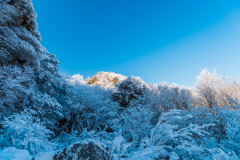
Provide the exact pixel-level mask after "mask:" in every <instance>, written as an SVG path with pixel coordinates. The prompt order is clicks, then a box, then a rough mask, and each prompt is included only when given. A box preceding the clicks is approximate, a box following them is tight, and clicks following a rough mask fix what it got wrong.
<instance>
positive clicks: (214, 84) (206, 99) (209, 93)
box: [195, 69, 221, 108]
mask: <svg viewBox="0 0 240 160" xmlns="http://www.w3.org/2000/svg"><path fill="white" fill-rule="evenodd" d="M220 83H221V77H218V76H217V73H216V70H214V71H213V72H212V73H211V72H209V70H208V69H204V70H202V72H201V73H200V75H199V76H197V83H196V88H195V91H196V92H195V93H196V95H197V97H198V98H199V103H201V104H202V105H203V106H207V107H209V108H213V107H214V106H217V100H218V94H219V86H220Z"/></svg>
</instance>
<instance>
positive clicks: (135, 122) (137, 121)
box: [115, 104, 158, 147]
mask: <svg viewBox="0 0 240 160" xmlns="http://www.w3.org/2000/svg"><path fill="white" fill-rule="evenodd" d="M120 115H121V116H120V119H121V121H120V124H117V126H115V128H116V129H118V130H121V131H122V133H123V137H124V138H125V139H126V140H127V141H128V142H131V143H132V145H133V146H134V147H138V146H139V145H140V143H141V140H142V139H143V138H144V137H146V136H148V137H149V136H150V130H151V129H152V128H153V127H154V126H155V125H156V123H155V121H156V120H155V119H157V118H158V112H157V109H153V108H150V107H146V106H142V105H140V104H138V105H137V106H135V107H130V108H126V109H124V110H123V111H121V113H120Z"/></svg>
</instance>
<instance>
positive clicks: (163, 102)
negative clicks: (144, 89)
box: [150, 83, 192, 112]
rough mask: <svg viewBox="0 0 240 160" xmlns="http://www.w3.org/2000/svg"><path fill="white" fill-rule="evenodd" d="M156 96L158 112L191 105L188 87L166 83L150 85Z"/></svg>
mask: <svg viewBox="0 0 240 160" xmlns="http://www.w3.org/2000/svg"><path fill="white" fill-rule="evenodd" d="M150 87H151V90H152V91H153V92H154V96H155V97H156V98H155V99H156V100H155V101H156V102H157V104H158V106H157V107H158V108H159V110H160V112H165V111H169V110H171V109H188V108H189V107H190V106H191V105H192V92H191V90H190V89H189V88H187V87H184V86H180V85H176V84H172V85H168V84H167V83H159V84H155V85H150Z"/></svg>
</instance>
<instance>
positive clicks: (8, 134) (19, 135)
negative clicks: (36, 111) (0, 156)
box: [0, 111, 55, 154]
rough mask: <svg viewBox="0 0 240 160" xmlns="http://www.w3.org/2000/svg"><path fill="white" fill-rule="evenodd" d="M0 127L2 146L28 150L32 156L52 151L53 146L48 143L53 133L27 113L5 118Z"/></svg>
mask: <svg viewBox="0 0 240 160" xmlns="http://www.w3.org/2000/svg"><path fill="white" fill-rule="evenodd" d="M2 125H3V128H2V129H1V130H0V131H1V133H2V135H0V136H1V138H2V139H5V144H1V145H2V146H13V147H17V148H21V149H22V148H25V149H29V150H30V151H31V153H33V154H36V153H38V152H40V151H41V150H51V149H54V146H55V144H54V143H51V142H50V141H49V139H50V137H51V136H52V135H53V132H52V131H50V130H48V129H47V128H46V126H45V124H44V123H41V122H40V120H39V119H38V118H36V117H33V116H32V115H31V113H29V112H27V111H24V112H21V113H20V114H14V115H12V116H10V117H8V118H5V120H4V121H3V122H2Z"/></svg>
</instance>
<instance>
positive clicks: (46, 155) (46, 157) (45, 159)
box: [34, 151, 56, 160]
mask: <svg viewBox="0 0 240 160" xmlns="http://www.w3.org/2000/svg"><path fill="white" fill-rule="evenodd" d="M55 153H56V151H51V152H41V153H39V154H38V155H37V156H36V157H35V158H34V159H35V160H53V157H54V155H55Z"/></svg>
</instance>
